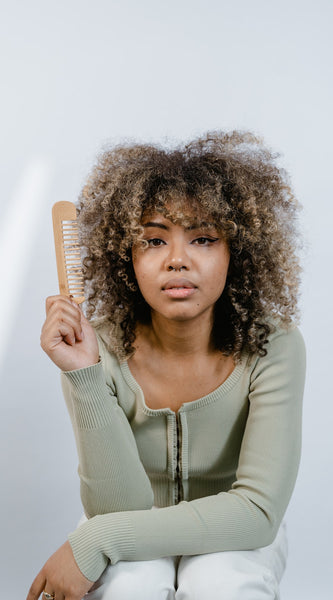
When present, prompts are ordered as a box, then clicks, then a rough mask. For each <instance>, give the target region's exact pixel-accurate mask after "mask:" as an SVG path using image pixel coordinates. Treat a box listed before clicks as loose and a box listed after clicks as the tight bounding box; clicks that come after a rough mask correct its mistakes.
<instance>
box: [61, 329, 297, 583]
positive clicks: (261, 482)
mask: <svg viewBox="0 0 333 600" xmlns="http://www.w3.org/2000/svg"><path fill="white" fill-rule="evenodd" d="M304 371H305V351H304V343H303V340H302V337H301V335H300V333H299V332H298V330H297V329H292V330H290V331H289V332H288V333H286V332H283V331H281V332H278V333H277V334H276V335H274V336H272V339H271V342H270V344H269V347H268V355H267V356H266V357H263V358H259V359H258V360H257V361H256V364H255V366H254V369H253V371H252V374H251V381H250V387H249V415H248V419H247V425H246V428H245V432H244V436H243V441H242V447H241V452H240V456H239V465H238V470H237V474H236V475H237V479H236V481H235V483H234V484H233V486H232V489H230V490H229V492H222V493H220V494H217V495H215V496H209V497H205V498H199V499H197V500H192V501H191V502H181V503H180V504H178V505H176V506H170V507H166V508H161V509H158V510H133V511H124V512H116V513H111V514H105V515H96V516H95V517H94V518H92V519H90V520H89V521H88V522H87V523H84V524H83V525H82V526H81V527H79V528H78V529H77V530H76V531H75V532H73V533H71V534H70V536H69V540H70V543H71V546H72V550H73V553H74V557H75V560H76V561H77V564H78V565H79V567H80V569H81V571H82V572H83V574H84V575H85V576H86V577H87V578H88V579H91V580H94V579H97V578H98V577H99V575H100V574H101V572H102V571H103V569H104V568H105V566H106V564H107V560H108V559H110V560H111V563H112V564H113V563H116V562H117V561H119V560H148V559H153V558H158V557H161V556H168V555H186V554H189V555H192V554H199V553H200V554H202V553H209V552H219V551H224V550H246V549H253V548H257V547H261V546H265V545H267V544H269V543H271V542H272V540H273V539H274V537H275V535H276V532H277V529H278V527H279V525H280V522H281V519H282V517H283V514H284V512H285V510H286V507H287V505H288V502H289V499H290V496H291V493H292V490H293V487H294V484H295V480H296V475H297V471H298V465H299V458H300V445H301V414H302V396H303V387H304Z"/></svg>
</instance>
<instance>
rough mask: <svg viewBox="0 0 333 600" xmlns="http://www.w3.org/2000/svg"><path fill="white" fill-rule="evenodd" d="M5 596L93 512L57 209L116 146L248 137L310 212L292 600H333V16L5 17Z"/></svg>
mask: <svg viewBox="0 0 333 600" xmlns="http://www.w3.org/2000/svg"><path fill="white" fill-rule="evenodd" d="M0 5H1V19H0V21H1V24H0V28H1V42H0V43H1V47H0V57H1V58H0V60H1V62H2V68H1V104H2V106H1V115H0V118H1V141H2V145H1V150H0V152H1V160H0V169H1V183H2V193H1V196H0V248H1V261H0V282H1V294H0V309H1V310H0V394H1V425H0V427H1V430H0V440H1V446H2V447H1V453H0V457H1V484H2V486H1V496H0V498H1V511H0V515H1V560H0V565H1V595H2V597H3V598H6V600H18V599H19V598H20V599H21V598H24V597H25V594H26V593H27V591H28V588H29V586H30V583H31V581H32V579H33V578H34V576H35V575H36V574H37V572H38V571H39V569H40V567H41V566H42V565H43V563H44V562H45V560H46V559H47V558H48V556H49V555H50V554H51V553H52V552H53V551H54V550H55V549H56V548H57V547H58V546H60V545H61V544H62V543H63V542H64V541H65V539H66V535H67V533H68V532H69V531H71V530H72V529H73V528H74V527H75V524H76V521H77V519H78V518H79V516H80V514H81V507H80V500H79V482H78V477H77V475H76V463H77V458H76V450H75V446H74V441H73V436H72V432H71V427H70V423H69V418H68V416H67V413H66V410H65V407H64V402H63V399H62V395H61V391H60V384H59V375H58V372H57V369H56V367H54V366H53V365H52V364H51V363H50V361H49V360H48V359H47V357H46V356H44V355H43V353H42V351H41V349H40V347H39V335H40V328H41V325H42V322H43V319H44V299H45V297H46V296H48V295H50V294H53V293H56V292H57V279H56V268H55V261H54V251H53V241H52V232H51V216H50V210H51V205H52V204H53V203H54V202H55V201H56V200H74V201H75V200H76V198H77V195H78V192H79V190H80V187H81V185H82V183H83V181H84V178H85V176H86V174H87V173H88V171H89V169H90V167H91V164H92V163H93V161H94V158H95V155H96V153H97V151H98V150H99V149H100V148H101V147H102V146H103V144H106V143H107V142H109V141H111V142H112V141H120V140H121V139H124V138H127V137H130V138H133V139H135V140H143V141H151V140H152V141H162V142H163V141H165V140H166V139H168V140H171V141H174V140H175V141H177V140H185V139H189V138H193V137H195V136H196V135H198V134H200V133H203V132H205V131H207V130H209V129H223V128H224V129H231V128H234V127H236V128H246V129H251V130H253V131H254V132H257V133H259V134H260V135H262V136H263V137H264V138H265V140H266V142H267V143H268V144H269V145H270V146H271V147H273V148H274V149H276V150H278V151H281V152H283V155H284V157H283V163H284V165H285V166H286V167H287V168H288V169H289V171H290V173H291V175H292V181H293V185H294V188H295V190H296V193H297V196H298V197H299V199H300V201H301V202H302V204H303V205H304V211H303V229H304V232H305V234H306V239H307V251H306V254H305V257H304V269H305V271H304V286H303V298H302V312H303V317H302V323H301V330H302V332H303V335H304V337H305V340H306V344H307V350H308V371H307V384H306V393H305V401H304V443H303V456H302V462H301V467H300V471H299V477H298V481H297V485H296V488H295V492H294V495H293V498H292V501H291V504H290V506H289V508H288V513H287V515H288V523H289V539H290V559H289V564H288V569H287V572H286V575H285V578H284V582H283V585H282V592H283V594H282V597H283V600H298V599H301V600H309V599H311V600H313V598H316V599H317V598H318V599H319V600H328V599H329V598H331V594H330V583H331V582H330V580H331V576H330V570H331V560H330V557H331V555H332V552H331V539H332V534H333V531H332V512H331V496H332V491H333V490H332V480H331V473H332V469H331V456H332V435H331V431H330V430H331V429H332V407H331V401H332V393H331V387H332V386H331V382H330V379H329V373H330V368H331V365H332V359H333V356H332V350H331V345H330V341H331V340H330V334H331V335H332V293H333V289H332V276H331V275H330V273H332V267H331V264H332V258H333V256H332V247H331V237H332V234H331V231H332V225H331V223H332V216H333V214H332V208H331V203H330V200H331V198H330V195H331V187H332V184H331V181H332V179H331V177H332V166H331V165H332V155H331V146H332V143H331V138H332V133H333V132H332V120H331V112H332V105H333V98H332V80H331V70H332V63H331V55H332V35H331V28H332V17H333V4H332V2H331V1H330V0H316V1H313V2H310V1H308V0H302V1H301V0H299V1H298V0H294V1H293V0H280V2H270V1H268V0H253V1H251V2H248V1H247V0H238V1H235V2H229V1H227V0H168V2H166V1H165V2H162V1H158V0H142V1H141V2H137V1H136V0H94V2H92V1H91V0H90V1H88V0H57V2H45V1H43V0H30V1H29V2H24V1H23V0H22V1H19V0H11V1H9V0H8V1H7V2H4V1H1V2H0Z"/></svg>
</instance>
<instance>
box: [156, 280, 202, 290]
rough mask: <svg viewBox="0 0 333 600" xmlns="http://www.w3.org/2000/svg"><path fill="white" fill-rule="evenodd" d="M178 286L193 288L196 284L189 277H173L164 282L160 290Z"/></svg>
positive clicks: (177, 287)
mask: <svg viewBox="0 0 333 600" xmlns="http://www.w3.org/2000/svg"><path fill="white" fill-rule="evenodd" d="M179 288H184V289H195V288H196V286H195V285H194V283H192V281H190V280H189V279H184V277H174V278H173V279H169V280H168V281H167V282H166V284H165V285H164V286H163V287H162V290H164V291H165V290H171V289H179Z"/></svg>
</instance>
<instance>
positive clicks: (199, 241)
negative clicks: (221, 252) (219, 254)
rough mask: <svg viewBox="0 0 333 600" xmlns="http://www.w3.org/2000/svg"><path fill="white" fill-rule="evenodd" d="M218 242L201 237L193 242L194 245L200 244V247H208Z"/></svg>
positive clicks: (216, 239)
mask: <svg viewBox="0 0 333 600" xmlns="http://www.w3.org/2000/svg"><path fill="white" fill-rule="evenodd" d="M217 241H218V238H212V237H206V236H201V237H198V238H195V240H193V243H194V244H198V246H208V245H209V244H213V243H214V242H217Z"/></svg>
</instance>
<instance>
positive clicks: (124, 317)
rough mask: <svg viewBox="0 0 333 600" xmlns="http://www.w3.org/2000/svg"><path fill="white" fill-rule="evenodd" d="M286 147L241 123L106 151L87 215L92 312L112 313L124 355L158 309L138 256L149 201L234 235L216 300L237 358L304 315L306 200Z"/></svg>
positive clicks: (219, 330) (222, 331) (219, 328)
mask: <svg viewBox="0 0 333 600" xmlns="http://www.w3.org/2000/svg"><path fill="white" fill-rule="evenodd" d="M278 157H279V155H278V154H276V153H275V154H274V153H272V152H271V151H270V150H269V149H267V148H266V147H265V146H264V145H263V143H262V141H261V139H259V138H258V137H256V136H255V135H254V134H252V133H251V132H242V131H232V132H221V131H214V132H208V133H207V134H206V135H205V136H203V137H199V138H197V139H195V140H194V141H191V142H190V143H187V144H185V145H182V146H179V147H177V148H174V149H166V148H163V147H160V146H158V145H152V144H139V143H124V144H122V145H118V146H115V147H113V148H111V149H110V150H107V151H105V152H103V153H102V154H101V155H100V157H99V158H98V161H97V164H96V166H95V167H94V169H93V171H92V173H91V175H90V177H89V179H88V181H87V183H86V185H85V186H84V188H83V190H82V192H81V195H80V198H79V206H78V214H79V217H78V219H79V227H80V235H81V244H82V247H83V253H84V259H83V269H84V278H85V283H86V296H87V315H88V318H92V317H94V318H101V317H102V318H103V319H104V320H105V321H107V322H108V323H109V336H110V340H111V339H112V340H113V341H112V343H113V349H114V351H115V352H116V353H117V354H118V356H125V357H126V356H128V355H130V354H131V353H132V352H133V351H134V341H135V330H136V326H137V324H138V323H140V322H149V319H150V309H149V306H148V305H147V304H146V302H145V300H144V299H143V297H142V295H141V292H140V289H139V288H138V285H137V283H136V279H135V275H134V270H133V265H132V258H131V249H132V246H133V244H134V243H136V242H137V241H138V240H140V239H142V237H141V236H142V234H143V227H142V226H141V221H142V217H143V215H144V214H147V212H149V211H157V212H160V213H161V214H163V215H164V216H166V217H167V218H169V219H171V220H172V221H173V222H180V223H187V222H188V221H191V219H192V221H193V220H195V219H196V215H198V214H200V218H202V215H205V216H206V217H207V222H209V223H213V224H214V226H215V227H216V228H217V229H218V230H220V231H221V232H222V234H223V235H224V236H225V239H226V241H227V243H228V246H229V250H230V256H231V258H230V267H229V271H228V277H227V281H226V285H225V288H224V291H223V293H222V295H221V297H220V298H219V300H218V301H217V302H216V305H215V308H214V325H213V331H212V339H213V342H214V345H215V348H216V349H218V350H220V351H221V352H223V353H224V354H225V355H232V356H233V357H234V359H235V360H236V361H237V360H238V359H239V357H240V354H241V352H242V351H243V349H246V350H247V351H248V352H250V353H257V354H259V355H260V356H263V355H265V354H266V353H267V350H266V348H265V344H267V341H268V336H269V334H270V333H271V332H272V331H274V329H275V325H276V324H278V325H279V326H282V327H286V328H287V327H288V326H289V325H290V324H291V323H292V322H293V321H297V320H298V308H297V301H298V290H299V282H300V265H299V259H298V255H297V249H298V248H299V246H300V244H299V241H300V236H299V231H298V219H297V217H298V210H299V203H298V202H297V200H296V199H295V197H294V195H293V192H292V190H291V187H290V183H289V177H288V175H287V173H286V172H285V170H284V169H282V168H281V167H279V166H278V165H277V158H278ZM189 202H190V204H191V207H192V209H191V211H190V213H189V211H188V205H189ZM103 319H102V320H103Z"/></svg>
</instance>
